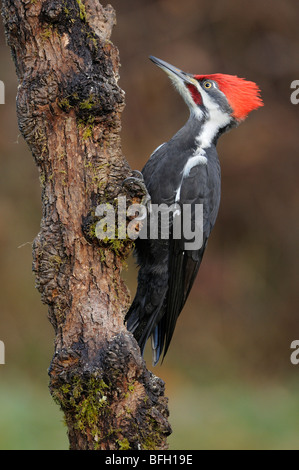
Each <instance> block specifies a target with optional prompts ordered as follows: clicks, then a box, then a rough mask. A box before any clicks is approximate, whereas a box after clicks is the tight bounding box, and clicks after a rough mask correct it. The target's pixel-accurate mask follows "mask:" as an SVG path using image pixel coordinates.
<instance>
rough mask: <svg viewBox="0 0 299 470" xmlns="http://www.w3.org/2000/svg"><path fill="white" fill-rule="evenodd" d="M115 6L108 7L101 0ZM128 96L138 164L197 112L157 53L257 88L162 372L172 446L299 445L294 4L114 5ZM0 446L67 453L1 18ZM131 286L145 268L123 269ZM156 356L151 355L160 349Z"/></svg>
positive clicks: (229, 140) (34, 208)
mask: <svg viewBox="0 0 299 470" xmlns="http://www.w3.org/2000/svg"><path fill="white" fill-rule="evenodd" d="M102 3H103V4H106V2H102ZM110 3H111V4H112V5H113V6H114V8H115V9H116V12H117V26H116V27H115V29H114V33H113V37H112V41H113V42H114V43H115V44H116V45H117V46H118V47H119V51H120V57H121V63H122V67H121V70H120V74H121V79H120V85H121V87H122V88H123V89H124V90H125V92H126V109H125V111H124V113H123V131H122V143H123V151H124V153H125V155H126V157H127V159H128V161H129V163H130V165H131V167H132V168H134V169H139V170H140V169H141V168H142V167H143V165H144V164H145V162H146V161H147V159H148V157H149V155H150V154H151V152H152V151H153V150H154V149H155V148H156V147H157V146H158V145H159V144H161V143H162V142H164V141H166V140H168V139H169V138H170V137H171V136H172V135H173V134H174V133H175V132H176V131H177V130H178V129H179V128H180V127H181V126H182V125H183V124H184V122H185V120H186V119H187V117H188V111H187V109H186V106H185V104H184V103H183V101H182V99H181V98H180V96H179V95H178V94H177V93H176V92H175V91H174V89H173V88H172V86H171V85H170V82H169V81H168V78H167V76H166V75H165V74H163V73H162V71H161V70H159V69H158V68H157V67H155V66H154V65H153V64H152V63H151V62H150V61H149V60H148V56H149V55H150V54H152V55H156V56H157V57H159V58H162V59H164V60H166V61H168V62H170V63H172V64H174V65H176V66H178V67H179V68H181V69H183V70H185V71H188V72H193V73H198V74H204V73H216V72H222V73H229V74H236V75H239V76H242V77H245V78H247V79H249V80H253V81H255V82H257V83H258V85H259V86H260V87H261V89H262V97H263V100H264V103H265V106H264V108H261V109H260V110H258V111H256V112H253V113H252V114H251V115H250V116H249V118H248V120H247V121H246V122H245V123H244V124H242V125H241V126H240V127H239V128H238V129H236V130H232V131H231V132H230V133H229V134H227V135H225V136H224V137H222V139H221V140H220V142H219V144H218V153H219V155H220V159H221V164H222V202H221V208H220V213H219V217H218V220H217V223H216V227H215V229H214V231H213V234H212V236H211V239H210V242H209V247H208V249H207V252H206V254H205V257H204V261H203V264H202V267H201V269H200V273H199V275H198V278H197V281H196V283H195V286H194V288H193V291H192V293H191V295H190V299H189V301H188V303H187V305H186V307H185V309H184V311H183V313H182V315H181V316H180V318H179V321H178V325H177V328H176V331H175V335H174V338H173V340H172V344H171V347H170V351H169V353H168V355H167V357H166V360H165V361H164V364H163V365H162V367H156V368H155V369H154V372H155V373H156V374H157V375H159V376H160V377H162V378H163V379H164V380H165V382H166V394H167V395H168V396H169V398H170V402H169V407H170V412H171V416H170V421H171V423H172V425H173V436H172V437H171V438H170V439H169V442H170V446H171V448H173V449H261V448H263V449H265V448H267V449H287V448H290V449H298V448H299V393H298V390H299V379H298V377H299V365H298V366H297V367H296V366H294V365H292V364H291V362H290V354H291V350H290V344H291V342H292V341H293V340H295V339H299V326H298V325H299V321H298V320H299V311H298V303H299V302H298V300H299V299H298V264H299V256H298V254H299V253H298V251H299V250H298V240H299V222H298V207H299V158H298V157H299V155H298V153H299V152H298V150H299V143H298V138H299V128H298V124H299V119H298V115H299V105H297V106H295V105H293V104H291V101H290V95H291V91H292V90H291V89H290V84H291V82H292V81H293V80H296V79H297V80H299V63H298V51H299V32H298V24H299V4H298V1H297V0H285V1H283V2H282V1H281V0H272V1H269V2H261V1H258V0H252V1H251V2H248V1H245V0H228V1H223V0H214V1H213V2H207V1H204V0H185V1H184V2H182V1H181V0H146V1H145V0H126V1H123V0H122V1H121V0H111V2H110ZM0 33H1V36H0V41H1V42H0V57H1V74H0V79H1V80H2V81H3V82H4V83H5V86H6V104H5V105H0V164H1V171H0V263H1V271H0V289H1V293H0V339H1V340H2V341H4V342H5V346H6V364H5V365H0V448H1V449H57V448H62V449H63V448H67V439H66V436H65V431H66V430H65V428H64V426H63V424H62V415H61V414H60V412H59V410H58V409H57V407H56V405H55V404H54V403H52V400H51V398H50V396H49V393H48V390H47V383H48V378H47V367H48V366H49V363H50V360H51V357H52V352H53V331H52V328H51V326H50V324H49V322H48V320H47V317H46V315H47V311H46V307H45V306H43V305H42V304H41V303H40V298H39V294H38V293H37V292H36V290H35V288H34V277H33V275H32V273H31V242H32V241H33V239H34V237H35V236H36V234H37V233H38V231H39V221H40V216H41V203H40V184H39V179H38V173H37V170H36V168H35V166H34V163H33V158H32V156H31V155H30V153H29V151H28V149H27V146H26V144H25V143H24V141H23V138H22V137H21V136H20V135H19V131H18V127H17V121H16V111H15V96H16V90H17V82H16V77H15V71H14V66H13V63H12V61H11V58H10V51H9V49H8V47H7V46H6V45H5V39H4V34H3V28H2V25H1V31H0ZM124 278H125V279H126V281H127V283H128V285H129V287H130V289H131V292H132V296H133V294H134V290H135V288H136V268H135V266H134V262H133V261H132V260H131V261H130V263H129V268H128V270H127V271H125V272H124ZM146 358H147V360H148V363H150V354H148V353H147V355H146Z"/></svg>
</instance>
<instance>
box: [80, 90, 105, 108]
mask: <svg viewBox="0 0 299 470" xmlns="http://www.w3.org/2000/svg"><path fill="white" fill-rule="evenodd" d="M97 104H100V100H99V99H96V97H95V96H94V95H93V94H91V95H89V97H88V98H86V100H84V101H82V102H81V103H80V104H79V108H80V109H92V108H93V107H94V106H95V105H97Z"/></svg>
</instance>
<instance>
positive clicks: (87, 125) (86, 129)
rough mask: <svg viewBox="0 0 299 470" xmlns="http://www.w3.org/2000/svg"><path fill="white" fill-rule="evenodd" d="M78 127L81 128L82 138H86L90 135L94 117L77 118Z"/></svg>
mask: <svg viewBox="0 0 299 470" xmlns="http://www.w3.org/2000/svg"><path fill="white" fill-rule="evenodd" d="M78 128H79V129H83V134H82V139H83V140H87V139H89V138H90V137H92V132H93V128H94V117H93V116H89V118H88V119H87V121H84V120H82V119H79V121H78Z"/></svg>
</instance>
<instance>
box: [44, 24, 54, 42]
mask: <svg viewBox="0 0 299 470" xmlns="http://www.w3.org/2000/svg"><path fill="white" fill-rule="evenodd" d="M52 32H53V27H52V25H47V26H45V27H44V29H43V32H42V33H41V38H42V41H43V42H45V41H46V40H47V39H49V38H50V37H51V34H52Z"/></svg>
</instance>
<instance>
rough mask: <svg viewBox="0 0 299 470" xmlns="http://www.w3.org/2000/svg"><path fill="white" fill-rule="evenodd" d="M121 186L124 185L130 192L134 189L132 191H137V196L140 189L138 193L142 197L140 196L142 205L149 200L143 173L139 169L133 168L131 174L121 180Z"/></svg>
mask: <svg viewBox="0 0 299 470" xmlns="http://www.w3.org/2000/svg"><path fill="white" fill-rule="evenodd" d="M122 186H123V187H126V188H127V189H128V190H129V191H130V192H132V190H134V193H137V195H138V196H139V190H140V193H141V195H142V198H141V204H142V205H144V206H146V205H147V204H148V203H149V202H150V200H151V197H150V195H149V193H148V190H147V188H146V186H145V182H144V179H143V174H142V173H141V172H140V171H138V170H133V171H132V176H130V177H129V178H126V179H125V180H124V181H123V183H122Z"/></svg>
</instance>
